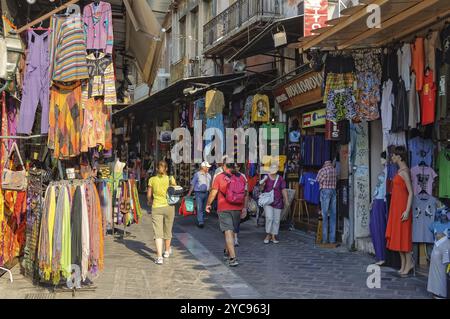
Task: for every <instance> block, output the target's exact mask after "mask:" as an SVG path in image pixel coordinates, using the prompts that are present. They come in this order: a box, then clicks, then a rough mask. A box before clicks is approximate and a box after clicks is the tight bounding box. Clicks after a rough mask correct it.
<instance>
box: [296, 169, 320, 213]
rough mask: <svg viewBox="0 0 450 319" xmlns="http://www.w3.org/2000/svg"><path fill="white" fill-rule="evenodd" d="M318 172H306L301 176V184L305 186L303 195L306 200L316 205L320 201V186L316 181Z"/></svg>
mask: <svg viewBox="0 0 450 319" xmlns="http://www.w3.org/2000/svg"><path fill="white" fill-rule="evenodd" d="M316 178H317V174H315V173H304V174H303V175H302V177H301V178H300V185H302V186H303V197H304V199H305V200H306V202H308V203H310V204H314V205H319V203H320V187H319V183H318V182H317V181H316Z"/></svg>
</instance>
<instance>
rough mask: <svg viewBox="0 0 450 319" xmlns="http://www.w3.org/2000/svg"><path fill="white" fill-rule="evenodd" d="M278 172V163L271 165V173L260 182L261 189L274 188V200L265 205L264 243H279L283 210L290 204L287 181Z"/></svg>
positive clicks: (265, 191) (267, 191) (268, 190)
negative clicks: (278, 237)
mask: <svg viewBox="0 0 450 319" xmlns="http://www.w3.org/2000/svg"><path fill="white" fill-rule="evenodd" d="M277 173H278V165H276V164H273V165H271V166H270V170H269V174H268V175H266V176H265V177H264V178H263V179H262V180H261V182H260V185H261V190H262V191H263V192H264V193H269V192H271V191H272V190H273V202H272V203H271V204H268V205H266V206H264V215H265V219H266V238H264V244H269V243H270V242H272V243H274V244H278V243H279V241H278V239H277V236H278V232H279V230H280V220H281V212H282V210H283V208H284V207H285V206H289V200H288V192H287V188H286V181H285V180H284V179H283V177H281V176H280V175H278V174H277Z"/></svg>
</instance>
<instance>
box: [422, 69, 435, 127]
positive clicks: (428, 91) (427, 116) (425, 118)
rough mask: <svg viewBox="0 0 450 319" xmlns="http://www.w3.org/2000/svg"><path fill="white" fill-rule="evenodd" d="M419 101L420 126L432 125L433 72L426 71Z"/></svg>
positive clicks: (433, 110) (433, 100)
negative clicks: (420, 109)
mask: <svg viewBox="0 0 450 319" xmlns="http://www.w3.org/2000/svg"><path fill="white" fill-rule="evenodd" d="M420 101H421V107H422V112H421V114H422V116H421V119H422V125H428V124H433V123H434V120H435V111H436V84H435V82H434V81H433V71H431V70H427V72H426V74H425V76H424V80H423V90H422V92H421V94H420Z"/></svg>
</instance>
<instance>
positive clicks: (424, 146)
mask: <svg viewBox="0 0 450 319" xmlns="http://www.w3.org/2000/svg"><path fill="white" fill-rule="evenodd" d="M408 148H409V150H410V151H411V167H414V166H417V165H420V163H421V162H424V163H425V165H426V166H431V165H432V163H433V150H434V144H433V141H432V140H428V139H423V138H421V137H419V136H417V137H414V138H412V139H411V140H409V142H408Z"/></svg>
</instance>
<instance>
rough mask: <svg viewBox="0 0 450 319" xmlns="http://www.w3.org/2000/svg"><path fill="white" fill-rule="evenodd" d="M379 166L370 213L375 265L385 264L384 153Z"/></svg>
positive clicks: (385, 207) (385, 205)
mask: <svg viewBox="0 0 450 319" xmlns="http://www.w3.org/2000/svg"><path fill="white" fill-rule="evenodd" d="M381 165H382V166H383V172H381V173H380V174H379V175H378V183H377V186H376V189H375V192H374V194H373V201H372V205H371V212H370V225H369V226H370V235H371V237H372V243H373V247H374V249H375V257H376V260H377V262H376V263H375V264H376V265H379V266H381V265H383V264H384V263H385V258H386V256H385V250H386V238H385V234H386V219H387V204H386V175H385V174H384V168H385V166H386V152H383V153H381Z"/></svg>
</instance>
